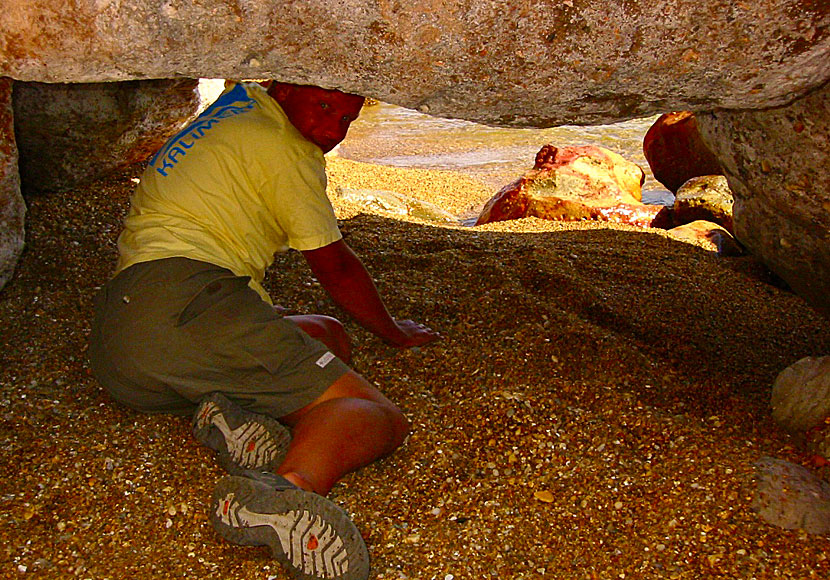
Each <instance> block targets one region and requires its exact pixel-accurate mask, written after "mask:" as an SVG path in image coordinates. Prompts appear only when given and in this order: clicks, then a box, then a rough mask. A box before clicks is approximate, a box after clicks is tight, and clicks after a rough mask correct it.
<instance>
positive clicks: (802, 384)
mask: <svg viewBox="0 0 830 580" xmlns="http://www.w3.org/2000/svg"><path fill="white" fill-rule="evenodd" d="M770 404H771V405H772V416H773V418H774V419H775V420H776V421H777V422H778V424H779V425H781V426H782V427H783V428H784V429H786V430H787V431H789V432H790V433H792V434H793V435H803V434H804V433H805V432H806V431H808V430H810V429H814V428H816V427H819V426H821V425H823V424H824V421H825V419H827V418H828V417H830V356H823V357H805V358H803V359H801V360H799V361H798V362H796V363H795V364H793V365H791V366H789V367H787V368H786V369H784V370H783V371H781V373H780V374H779V375H778V377H777V378H776V379H775V383H774V384H773V387H772V400H771V403H770Z"/></svg>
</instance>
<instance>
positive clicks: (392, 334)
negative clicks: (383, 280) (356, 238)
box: [303, 240, 439, 347]
mask: <svg viewBox="0 0 830 580" xmlns="http://www.w3.org/2000/svg"><path fill="white" fill-rule="evenodd" d="M303 256H304V257H305V259H306V261H307V262H308V265H309V267H310V268H311V271H312V272H313V273H314V275H315V277H316V278H317V280H318V281H319V282H320V284H322V285H323V288H325V289H326V291H327V292H328V293H329V295H330V296H331V297H332V299H333V300H334V301H335V302H336V303H337V304H338V305H339V306H340V307H341V308H343V310H345V311H346V312H348V313H349V315H350V316H352V317H353V318H354V319H355V320H356V321H357V322H358V324H360V325H361V326H363V327H364V328H365V329H367V330H368V331H370V332H372V333H373V334H375V335H377V336H378V337H380V338H381V339H383V340H384V341H386V342H388V343H390V344H393V345H395V346H400V347H412V346H420V345H422V344H426V343H428V342H432V341H433V340H435V339H437V338H438V337H439V335H438V333H437V332H434V331H432V330H431V329H429V328H427V327H426V326H423V325H422V324H418V323H415V322H413V321H411V320H395V319H394V318H392V315H391V314H389V311H388V310H387V309H386V306H385V305H384V304H383V300H382V299H381V297H380V295H379V294H378V291H377V288H376V287H375V283H374V282H373V281H372V278H371V276H370V275H369V272H367V271H366V268H365V267H364V266H363V263H362V262H361V261H360V258H358V257H357V255H356V254H355V253H354V252H353V251H352V249H351V248H350V247H349V245H348V244H347V243H346V242H344V241H343V240H339V241H337V242H334V243H332V244H329V245H327V246H323V247H322V248H318V249H316V250H307V251H304V252H303Z"/></svg>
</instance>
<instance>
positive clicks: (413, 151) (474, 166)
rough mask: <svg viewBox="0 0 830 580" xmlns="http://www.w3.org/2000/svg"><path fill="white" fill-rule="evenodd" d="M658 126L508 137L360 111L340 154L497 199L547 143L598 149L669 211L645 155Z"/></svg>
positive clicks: (499, 131)
mask: <svg viewBox="0 0 830 580" xmlns="http://www.w3.org/2000/svg"><path fill="white" fill-rule="evenodd" d="M656 118H657V116H653V117H648V118H643V119H632V120H630V121H624V122H621V123H615V124H613V125H595V126H586V127H581V126H572V125H567V126H562V127H553V128H549V129H508V128H499V127H489V126H486V125H480V124H477V123H472V122H469V121H462V120H458V119H442V118H440V117H431V116H429V115H425V114H423V113H420V112H418V111H413V110H410V109H405V108H403V107H398V106H395V105H390V104H386V103H379V104H376V105H370V106H367V107H364V109H363V111H362V112H361V114H360V117H359V118H358V119H357V120H356V121H355V122H354V123H353V124H352V126H351V128H350V129H349V134H348V136H347V137H346V140H345V141H343V143H342V144H341V145H340V148H339V150H338V154H339V155H340V156H342V157H345V158H347V159H352V160H354V161H363V162H366V163H378V164H381V165H391V166H395V167H409V168H419V169H443V170H449V171H457V172H460V173H464V174H467V175H469V176H471V177H473V178H477V179H479V180H481V181H483V182H484V183H486V184H487V185H488V186H490V187H492V188H493V191H494V193H495V192H496V191H498V190H499V189H501V187H502V186H504V185H506V184H508V183H510V182H511V181H513V180H514V179H516V178H518V177H520V176H521V175H522V174H523V173H524V172H525V171H527V170H528V169H531V168H532V167H533V163H534V160H535V158H536V153H537V152H538V151H539V149H541V148H542V146H543V145H545V144H547V143H550V144H552V145H554V146H556V147H567V146H578V145H598V146H601V147H605V148H606V149H610V150H611V151H614V152H615V153H618V154H620V155H622V156H623V157H624V158H626V159H628V160H629V161H632V162H634V163H636V164H637V165H639V166H640V167H641V168H642V169H643V171H644V172H645V174H646V180H645V183H644V184H643V202H645V203H652V204H661V205H670V204H671V203H673V201H674V196H673V195H672V194H671V192H669V191H668V190H666V188H665V187H664V186H663V185H661V184H660V183H659V182H657V181H656V180H655V179H654V176H653V175H652V174H651V171H650V170H649V167H648V162H647V161H646V159H645V156H644V155H643V137H644V136H645V134H646V131H648V129H649V127H650V126H651V125H652V123H654V121H655V119H656Z"/></svg>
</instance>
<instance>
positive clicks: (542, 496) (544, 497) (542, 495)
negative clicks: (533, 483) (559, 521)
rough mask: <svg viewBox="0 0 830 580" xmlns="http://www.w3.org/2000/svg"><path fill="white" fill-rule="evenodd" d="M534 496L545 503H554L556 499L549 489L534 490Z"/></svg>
mask: <svg viewBox="0 0 830 580" xmlns="http://www.w3.org/2000/svg"><path fill="white" fill-rule="evenodd" d="M533 497H535V498H536V499H538V500H539V501H541V502H543V503H553V502H554V500H555V499H556V498H555V497H554V496H553V494H552V493H551V492H549V491H547V490H545V491H537V492H534V494H533Z"/></svg>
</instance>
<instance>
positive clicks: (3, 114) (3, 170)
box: [0, 79, 26, 288]
mask: <svg viewBox="0 0 830 580" xmlns="http://www.w3.org/2000/svg"><path fill="white" fill-rule="evenodd" d="M25 215H26V205H25V204H24V203H23V197H22V196H21V195H20V178H19V177H18V173H17V146H16V144H15V141H14V117H13V114H12V81H11V80H9V79H0V288H3V286H5V285H6V282H8V281H9V279H10V278H11V277H12V274H13V273H14V266H15V264H16V263H17V259H18V258H19V257H20V253H21V252H22V251H23V241H24V229H23V218H24V216H25Z"/></svg>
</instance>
